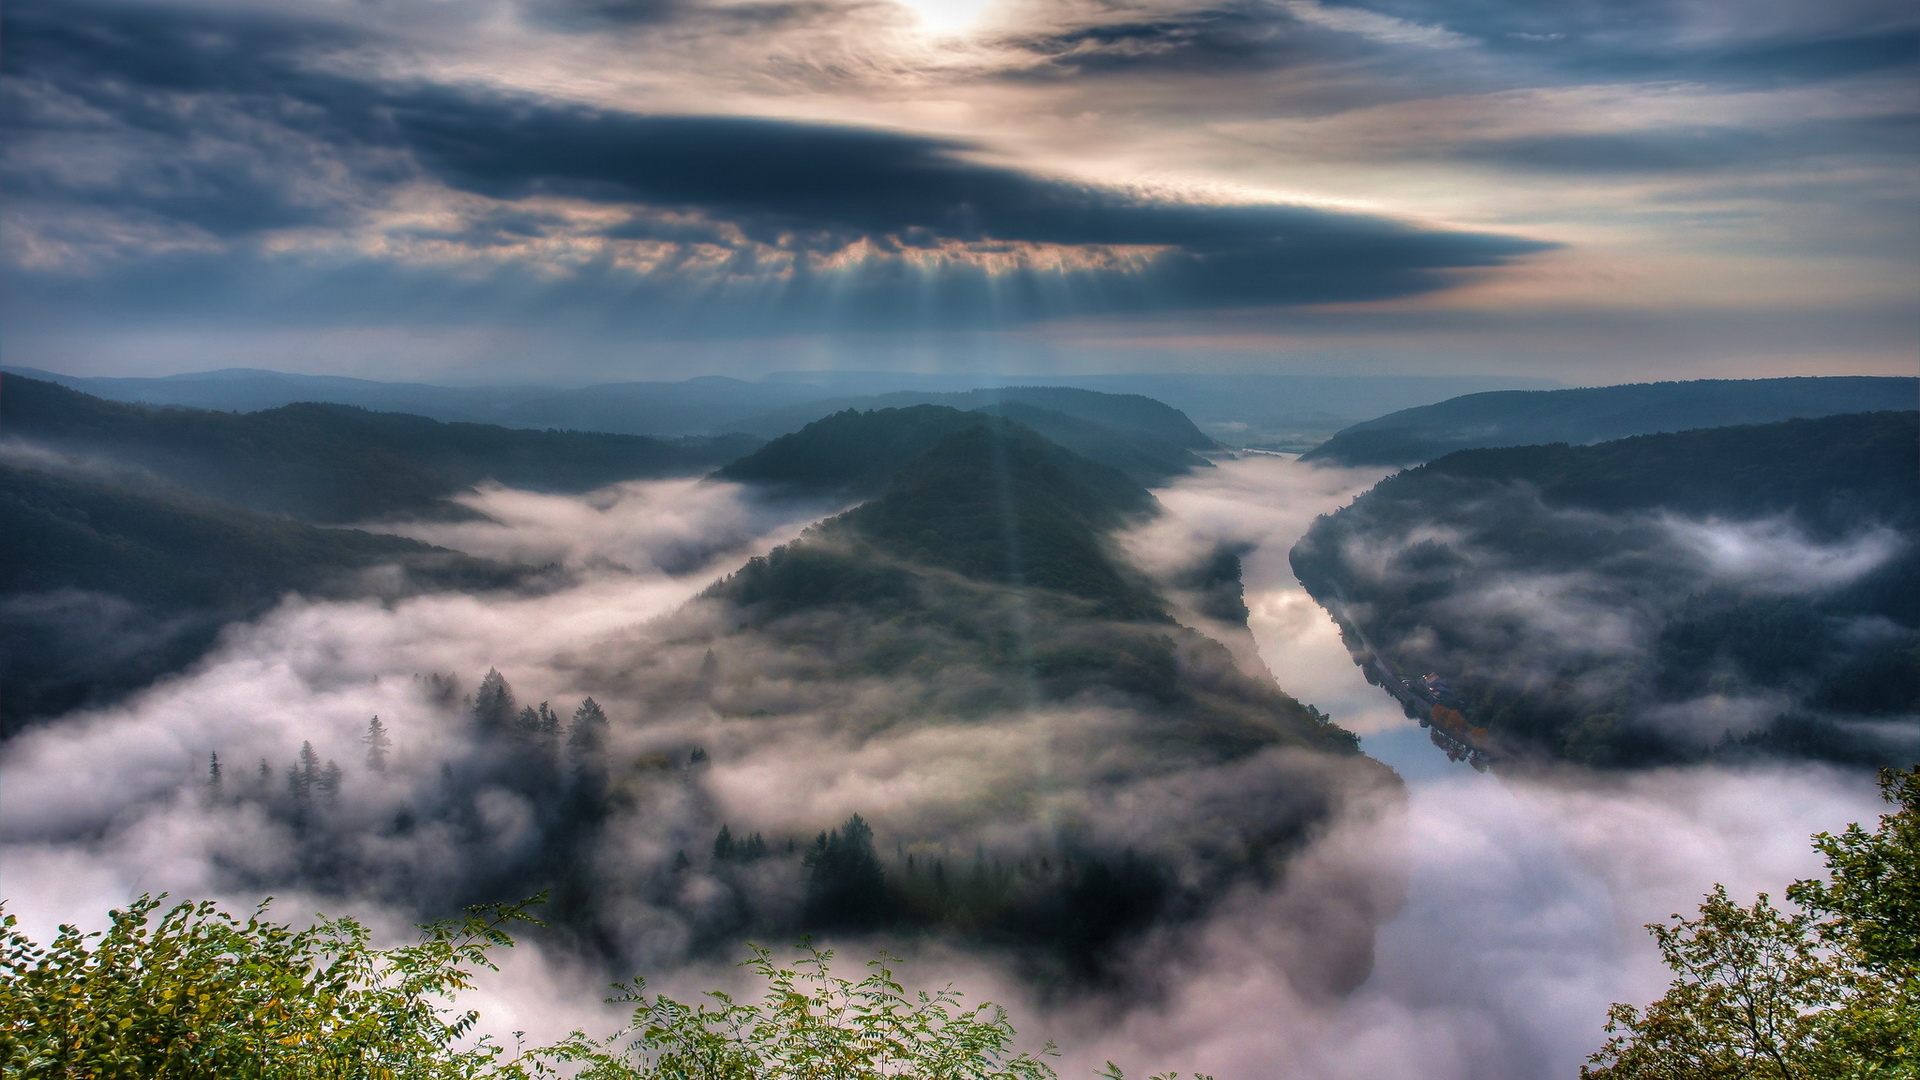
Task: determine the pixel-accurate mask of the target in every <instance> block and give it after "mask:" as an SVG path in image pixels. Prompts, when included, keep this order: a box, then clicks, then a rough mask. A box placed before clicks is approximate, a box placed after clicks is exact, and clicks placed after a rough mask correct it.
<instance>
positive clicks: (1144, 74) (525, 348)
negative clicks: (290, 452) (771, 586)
mask: <svg viewBox="0 0 1920 1080" xmlns="http://www.w3.org/2000/svg"><path fill="white" fill-rule="evenodd" d="M0 40H3V41H4V48H5V56H4V58H5V63H4V75H0V124H3V125H4V127H5V131H4V133H3V135H0V139H3V140H4V141H3V142H0V192H4V193H5V194H4V215H0V217H3V218H4V220H3V222H0V265H3V266H4V273H5V275H6V277H5V292H4V300H3V301H0V320H3V322H0V329H3V332H4V337H3V338H0V349H3V350H4V351H3V353H0V355H4V358H5V359H6V361H7V362H9V363H12V364H16V365H24V366H32V367H41V368H46V369H50V370H55V371H61V372H65V373H69V374H165V373H169V372H177V371H191V370H206V369H209V368H217V367H223V366H253V367H265V368H276V369H281V370H294V371H305V372H313V373H331V374H345V375H357V376H363V377H373V378H412V379H427V380H433V379H496V380H497V379H529V380H532V379H566V380H580V379H612V378H636V379H645V378H684V377H688V376H693V375H701V374H726V375H735V376H741V377H752V376H754V375H757V374H763V373H766V372H770V371H776V370H788V369H796V368H842V369H846V368H860V369H912V370H920V371H928V370H933V371H968V370H992V371H1035V372H1049V371H1057V372H1076V373H1077V372H1092V371H1237V372H1261V371H1271V372H1285V373H1341V374H1367V373H1379V374H1409V373H1418V374H1467V373H1473V374H1488V373H1498V374H1508V375H1539V376H1548V377H1553V378H1558V379H1562V380H1564V381H1567V382H1570V383H1609V382H1623V381H1634V380H1640V379H1649V378H1673V377H1692V376H1758V375H1781V374H1839V373H1852V374H1870V373H1885V374H1911V373H1913V371H1914V370H1915V366H1916V353H1917V351H1920V243H1916V240H1920V237H1917V236H1916V235H1915V234H1916V228H1915V226H1916V222H1920V214H1916V212H1915V211H1916V209H1920V207H1916V198H1915V196H1916V177H1920V171H1916V170H1915V169H1914V167H1913V166H1914V157H1915V154H1916V151H1917V150H1920V140H1916V139H1915V138H1914V136H1915V132H1916V118H1917V117H1920V100H1917V93H1916V91H1917V90H1920V82H1917V81H1916V78H1915V75H1916V71H1917V70H1920V9H1916V8H1915V7H1914V6H1913V5H1911V4H1909V3H1901V2H1898V0H1605V2H1602V0H1569V2H1563V3H1557V4H1541V3H1536V2H1524V0H1369V2H1368V3H1366V4H1357V3H1335V2H1331V0H1268V2H1240V0H1222V2H1216V3H1181V2H1172V0H1137V2H1133V0H1104V2H1090V0H1088V2H1083V0H1049V2H1041V0H461V2H457V3H456V2H449V0H15V2H14V3H11V4H9V5H7V7H6V11H5V15H4V27H3V36H0Z"/></svg>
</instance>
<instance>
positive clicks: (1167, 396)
mask: <svg viewBox="0 0 1920 1080" xmlns="http://www.w3.org/2000/svg"><path fill="white" fill-rule="evenodd" d="M0 371H5V372H12V373H14V374H19V375H24V376H27V377H30V378H36V379H41V380H45V381H49V382H57V383H59V384H61V385H63V386H67V387H70V388H72V389H76V390H81V391H84V392H86V393H89V394H93V395H95V396H97V397H103V398H107V399H110V400H115V401H128V402H140V403H146V404H154V405H188V406H193V407H196V408H205V409H222V410H227V411H240V412H251V411H255V410H259V409H269V408H274V407H277V406H280V405H289V404H294V403H296V402H303V401H319V402H331V403H334V404H342V405H358V406H361V407H363V408H368V409H373V410H375V411H382V412H405V413H412V414H416V415H420V416H428V417H432V418H434V419H437V420H464V421H471V422H475V423H489V424H500V425H504V426H507V427H538V428H547V427H553V428H564V429H571V430H580V431H606V432H614V433H620V434H632V435H659V436H677V435H719V434H726V433H729V432H735V431H747V432H753V433H755V434H759V435H761V436H762V437H766V438H771V437H773V436H775V435H783V434H786V433H787V432H790V431H797V430H799V429H800V428H801V427H804V426H805V425H806V424H807V423H809V422H811V421H813V420H817V419H819V418H820V417H822V416H825V415H827V414H828V413H832V412H838V411H840V410H842V409H845V408H849V407H852V408H861V409H874V408H884V407H889V406H900V405H912V404H943V405H951V406H954V407H957V408H963V409H970V408H976V407H979V406H981V405H984V404H987V403H988V399H984V398H981V399H976V400H972V401H963V400H957V399H950V398H943V397H941V396H940V395H950V394H968V393H970V392H973V391H978V390H994V389H1005V388H1008V387H1036V386H1037V387H1065V388H1070V389H1079V390H1090V391H1098V392H1100V393H1103V394H1118V395H1128V394H1131V395H1140V396H1144V397H1149V398H1152V399H1154V400H1155V401H1159V402H1163V403H1165V404H1167V405H1169V406H1171V407H1172V408H1175V409H1179V410H1181V411H1183V412H1185V413H1187V414H1188V415H1189V416H1190V417H1192V421H1193V422H1194V423H1196V424H1197V425H1198V426H1199V428H1200V429H1201V430H1203V431H1205V432H1206V433H1207V435H1208V436H1209V437H1211V438H1213V439H1216V440H1218V441H1220V442H1224V443H1227V444H1229V445H1233V446H1248V445H1253V446H1263V447H1267V448H1270V449H1289V450H1297V449H1306V448H1308V447H1311V446H1313V445H1315V444H1317V443H1319V442H1321V441H1322V440H1324V439H1325V438H1326V437H1327V436H1328V435H1330V434H1332V433H1333V432H1334V431H1337V430H1338V429H1340V428H1341V427H1344V426H1346V425H1348V424H1351V423H1353V422H1355V421H1358V420H1364V419H1366V418H1368V417H1372V416H1379V415H1380V414H1382V413H1385V412H1391V411H1393V410H1395V409H1402V408H1406V407H1408V406H1412V405H1422V404H1427V403H1430V402H1435V401H1440V400H1442V399H1444V398H1448V397H1452V396H1455V395H1459V394H1464V393H1472V392H1475V391H1481V390H1495V389H1538V388H1544V387H1551V386H1557V385H1559V384H1558V383H1555V382H1554V381H1553V380H1550V379H1538V378H1524V377H1502V376H1402V375H1383V376H1321V375H1221V374H1157V375H1156V374H1144V375H1001V374H994V373H973V374H945V375H930V374H916V373H913V372H872V371H807V372H781V373H777V374H774V375H769V376H767V377H766V378H763V379H760V380H758V381H752V382H749V381H744V380H740V379H730V378H724V377H720V376H703V377H700V378H694V379H687V380H684V381H678V382H621V383H606V384H601V385H596V386H587V387H574V388H564V387H556V386H541V385H499V386H438V385H430V384H426V383H390V382H379V381H375V380H371V379H351V378H342V377H338V376H324V375H293V374H286V373H282V372H275V371H262V370H257V369H249V368H235V369H228V370H223V371H209V372H198V373H192V374H184V375H170V376H165V377H161V378H125V377H121V378H116V377H78V376H70V375H59V374H55V373H52V372H46V371H36V370H33V369H27V368H6V367H0ZM889 394H911V395H915V396H912V397H910V398H901V399H894V400H886V401H882V400H878V399H879V398H880V397H882V396H883V395H889ZM1039 404H1042V405H1044V406H1045V407H1048V408H1054V409H1062V411H1067V412H1069V413H1071V412H1072V410H1070V409H1063V407H1062V406H1061V405H1060V404H1058V403H1057V402H1056V403H1045V402H1041V403H1039ZM1092 419H1099V418H1098V417H1094V418H1092ZM1170 441H1172V442H1174V443H1175V444H1176V445H1186V444H1185V443H1183V442H1182V441H1181V440H1179V439H1172V440H1170ZM1189 448H1190V449H1193V448H1196V447H1189Z"/></svg>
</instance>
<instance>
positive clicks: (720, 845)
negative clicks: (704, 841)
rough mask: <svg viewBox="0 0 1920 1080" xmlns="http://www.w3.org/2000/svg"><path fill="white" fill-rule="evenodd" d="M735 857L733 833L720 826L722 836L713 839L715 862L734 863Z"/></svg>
mask: <svg viewBox="0 0 1920 1080" xmlns="http://www.w3.org/2000/svg"><path fill="white" fill-rule="evenodd" d="M733 856H734V848H733V831H732V830H730V829H728V828H727V827H726V826H725V825H722V826H720V835H718V836H716V837H714V838H713V861H714V862H717V863H720V862H732V861H733Z"/></svg>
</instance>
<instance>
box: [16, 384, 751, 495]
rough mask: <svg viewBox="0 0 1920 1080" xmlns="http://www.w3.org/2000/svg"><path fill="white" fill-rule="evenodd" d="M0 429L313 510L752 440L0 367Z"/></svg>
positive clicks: (579, 478) (580, 473) (549, 483)
mask: <svg viewBox="0 0 1920 1080" xmlns="http://www.w3.org/2000/svg"><path fill="white" fill-rule="evenodd" d="M0 437H5V438H9V439H21V440H27V441H30V442H32V443H36V444H39V445H41V446H44V447H49V448H52V449H55V450H59V451H62V452H64V453H68V454H74V455H79V456H83V457H91V458H104V459H106V460H108V461H111V462H114V463H116V464H118V465H120V466H122V467H132V468H138V469H141V470H145V471H147V472H150V473H152V474H154V475H156V476H158V477H160V478H161V479H163V480H165V481H167V482H168V483H171V484H175V485H178V486H179V487H181V488H184V489H186V490H189V491H193V492H195V493H197V494H200V495H204V496H206V497H208V498H213V499H218V500H221V501H223V502H227V503H230V504H232V505H234V506H239V507H244V508H246V509H250V510H256V511H259V512H262V513H269V514H280V515H285V516H288V517H293V518H296V519H299V520H302V521H308V522H313V523H318V524H334V523H347V522H356V521H366V520H371V519H377V518H391V517H407V516H429V515H448V514H458V513H459V512H460V511H459V508H458V507H456V506H455V505H454V504H453V503H451V502H449V501H448V500H449V498H450V497H451V496H453V495H455V494H457V493H459V492H461V491H464V490H467V489H469V488H471V487H472V486H473V485H474V484H477V483H479V482H481V481H483V480H489V479H491V480H496V481H498V482H500V483H503V484H507V485H510V486H514V487H523V488H532V489H536V490H546V491H584V490H588V489H591V488H596V487H601V486H604V485H606V484H610V483H614V482H617V481H620V480H631V479H639V478H644V477H658V476H669V475H690V474H697V473H700V472H704V471H706V470H707V469H710V468H712V467H713V466H714V465H716V464H721V463H724V462H726V461H730V460H732V459H733V458H735V457H738V456H739V455H741V454H743V453H746V452H748V451H750V450H752V449H753V447H754V446H755V445H757V442H758V440H756V439H753V438H752V437H750V436H727V437H722V438H714V439H707V438H701V439H680V440H663V439H654V438H647V437H645V436H638V435H607V434H591V433H583V432H571V431H529V430H520V429H513V428H503V427H494V426H491V425H487V424H466V423H441V422H439V421H436V420H429V419H427V418H425V417H420V416H408V415H405V414H401V413H376V412H369V411H367V410H365V409H360V408H356V407H353V406H348V405H320V404H296V405H286V406H282V407H280V408H276V409H268V410H265V411H263V412H255V413H223V412H211V411H203V410H199V409H178V408H165V409H161V408H147V407H143V406H139V405H127V404H122V403H119V402H111V401H104V400H102V399H100V398H96V397H91V396H89V395H86V394H82V393H80V392H78V391H75V390H69V389H67V388H65V387H62V386H56V385H54V384H52V383H47V382H41V381H38V380H34V379H25V378H21V377H19V376H17V375H7V376H5V377H4V379H3V380H0Z"/></svg>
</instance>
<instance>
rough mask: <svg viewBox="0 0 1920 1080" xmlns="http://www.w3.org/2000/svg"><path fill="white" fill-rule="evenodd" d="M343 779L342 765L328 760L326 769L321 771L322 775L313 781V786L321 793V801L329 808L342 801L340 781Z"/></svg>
mask: <svg viewBox="0 0 1920 1080" xmlns="http://www.w3.org/2000/svg"><path fill="white" fill-rule="evenodd" d="M342 777H343V774H342V773H341V771H340V763H339V762H337V761H334V760H332V759H328V761H327V766H326V768H324V769H321V770H320V775H319V776H318V777H315V778H314V781H313V786H314V787H315V788H316V789H318V790H319V792H320V798H321V801H323V802H325V803H326V804H327V805H329V806H331V805H333V804H334V803H337V802H339V801H340V781H341V779H342Z"/></svg>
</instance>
